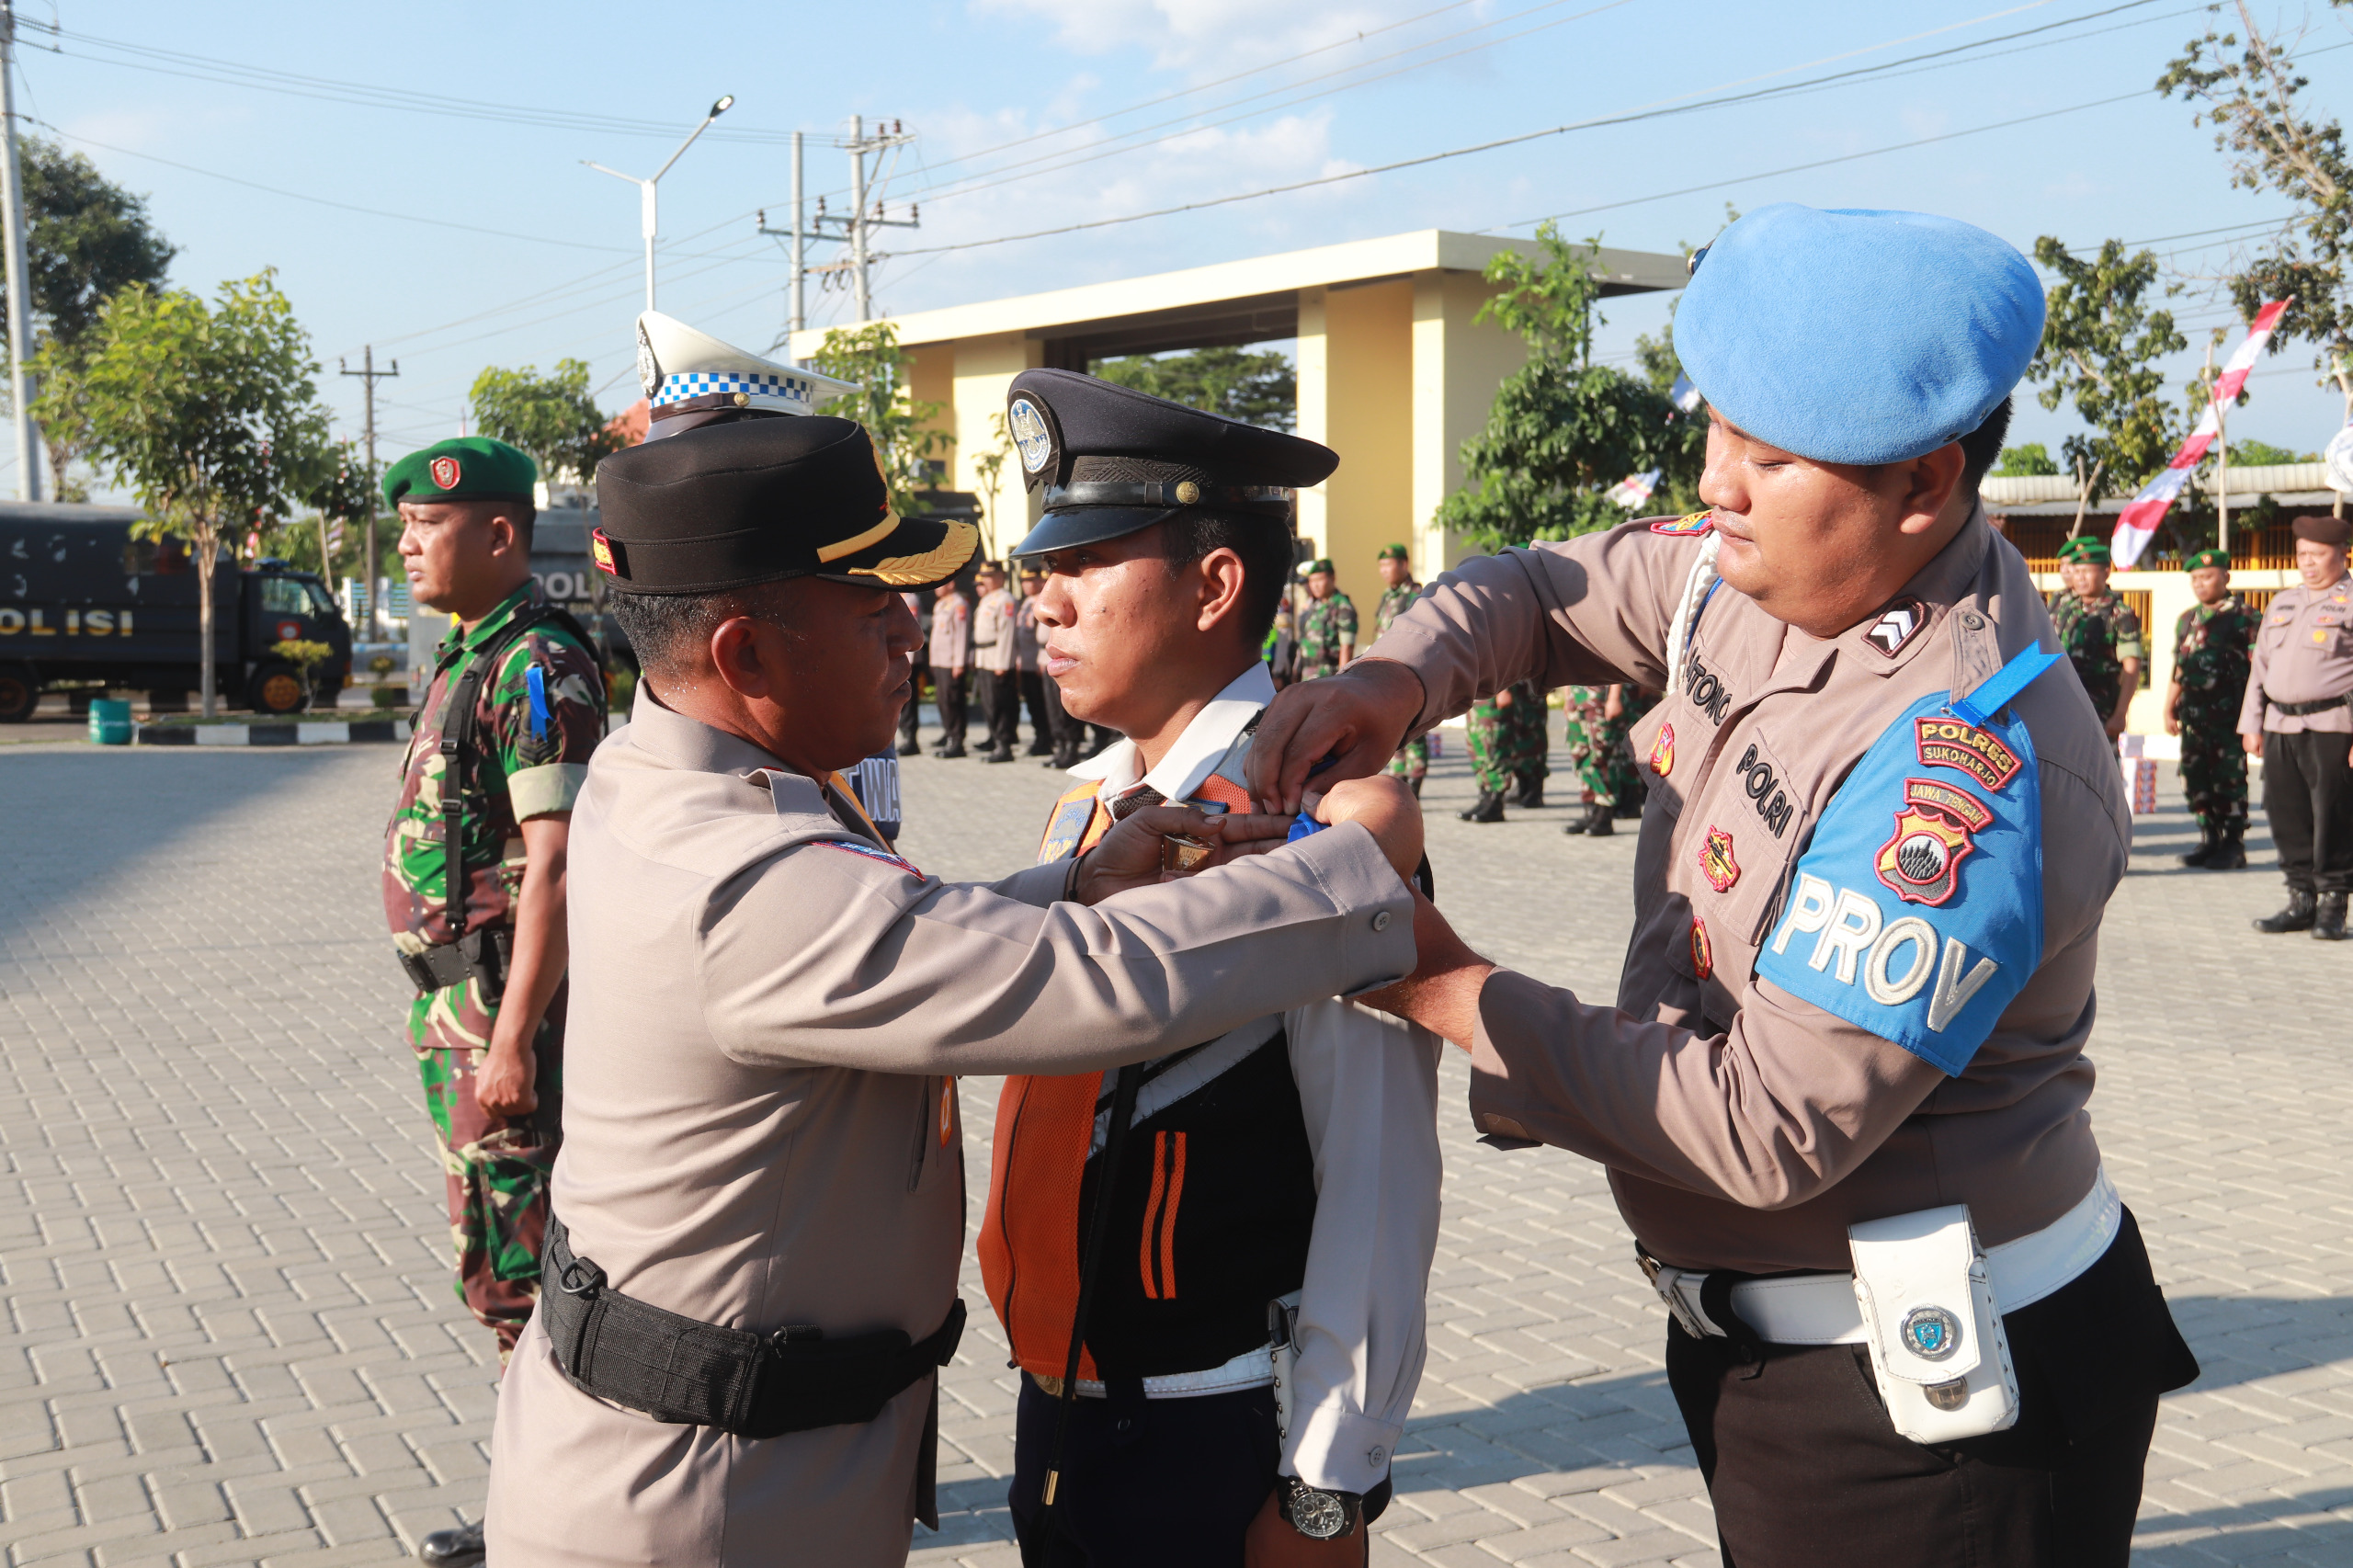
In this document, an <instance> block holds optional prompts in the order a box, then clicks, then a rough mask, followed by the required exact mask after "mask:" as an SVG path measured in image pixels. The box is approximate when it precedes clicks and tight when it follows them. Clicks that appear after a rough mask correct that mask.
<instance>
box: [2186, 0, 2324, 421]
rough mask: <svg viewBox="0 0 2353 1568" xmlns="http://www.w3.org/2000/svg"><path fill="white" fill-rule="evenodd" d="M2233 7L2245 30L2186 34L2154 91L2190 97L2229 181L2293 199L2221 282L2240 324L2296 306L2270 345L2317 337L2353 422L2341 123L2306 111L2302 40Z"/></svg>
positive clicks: (2320, 359) (2318, 361)
mask: <svg viewBox="0 0 2353 1568" xmlns="http://www.w3.org/2000/svg"><path fill="white" fill-rule="evenodd" d="M2330 3H2331V4H2332V5H2333V6H2346V5H2347V4H2348V0H2330ZM2234 7H2235V9H2236V10H2237V12H2238V17H2239V25H2240V28H2241V30H2240V31H2239V32H2236V33H2218V32H2216V31H2215V30H2214V29H2213V28H2211V27H2210V28H2207V30H2206V32H2205V34H2204V35H2203V36H2202V37H2200V38H2195V39H2192V40H2189V42H2188V44H2186V45H2184V46H2183V49H2182V52H2181V55H2180V56H2179V58H2177V59H2176V60H2175V61H2173V62H2172V63H2171V64H2169V65H2167V66H2166V67H2165V74H2164V75H2162V76H2160V77H2158V78H2157V92H2158V93H2159V94H2160V95H2161V96H2164V97H2173V96H2175V95H2179V96H2180V97H2184V98H2186V99H2188V101H2189V102H2190V103H2192V104H2194V105H2196V106H2197V112H2196V115H2195V117H2194V122H2196V123H2200V124H2204V123H2211V124H2212V126H2213V127H2214V144H2215V146H2217V147H2219V148H2221V149H2222V152H2223V153H2225V154H2227V155H2228V156H2229V158H2230V160H2231V183H2232V184H2233V185H2234V186H2238V187H2244V188H2245V189H2247V190H2269V191H2276V192H2277V193H2279V195H2281V196H2284V197H2286V198H2287V199H2289V200H2290V202H2292V203H2294V204H2295V206H2296V209H2297V211H2296V215H2295V216H2294V217H2293V218H2292V219H2290V221H2289V222H2288V223H2287V224H2286V225H2285V227H2283V228H2282V229H2281V231H2280V232H2279V233H2278V234H2277V235H2275V236H2273V237H2272V238H2271V239H2270V240H2269V241H2268V242H2267V243H2266V244H2263V245H2262V246H2260V247H2259V248H2258V249H2257V250H2256V254H2255V255H2254V256H2252V257H2251V258H2250V259H2248V260H2246V261H2245V264H2244V265H2242V266H2240V267H2236V268H2235V269H2234V271H2232V272H2231V273H2230V274H2229V275H2228V276H2227V277H2226V278H2224V280H2223V281H2224V282H2225V284H2226V285H2227V286H2228V288H2229V290H2230V293H2231V298H2232V300H2233V301H2234V303H2235V304H2236V305H2237V306H2238V313H2239V317H2240V319H2241V320H2244V321H2252V320H2254V319H2255V313H2256V311H2258V310H2260V309H2261V308H2262V307H2263V305H2264V303H2265V302H2266V301H2270V300H2280V299H2286V300H2290V301H2292V303H2290V305H2289V307H2288V310H2287V312H2286V313H2285V314H2283V315H2282V316H2281V317H2280V318H2279V325H2278V326H2276V327H2274V328H2273V329H2272V335H2271V344H2270V348H2271V351H2272V352H2273V353H2275V354H2276V353H2278V352H2279V350H2280V349H2282V348H2284V347H2287V346H2288V344H2289V342H2290V340H2293V339H2301V340H2302V341H2303V342H2306V343H2309V344H2311V345H2312V346H2313V350H2314V352H2313V368H2314V369H2318V370H2320V371H2321V372H2322V373H2323V374H2324V375H2326V376H2333V377H2334V378H2335V379H2336V386H2337V390H2338V392H2340V393H2342V394H2343V396H2344V398H2345V407H2346V413H2347V417H2348V419H2353V296H2348V294H2347V281H2348V279H2347V261H2348V259H2353V160H2348V158H2347V153H2346V148H2345V133H2344V131H2343V130H2342V129H2341V128H2340V127H2339V125H2338V124H2337V122H2336V120H2334V119H2324V118H2321V117H2319V116H2316V115H2314V114H2312V113H2310V112H2308V110H2307V109H2306V108H2305V107H2304V104H2303V103H2302V95H2303V92H2304V89H2305V88H2306V87H2308V86H2309V85H2311V83H2310V81H2309V79H2308V78H2306V77H2305V76H2304V75H2303V74H2302V73H2301V72H2300V71H2299V69H2298V67H2297V64H2296V60H2295V47H2296V44H2297V43H2298V42H2299V41H2300V40H2298V39H2294V38H2290V37H2289V36H2287V35H2286V34H2284V33H2269V34H2267V33H2265V32H2264V31H2263V29H2262V28H2258V27H2256V24H2255V18H2254V17H2253V15H2252V14H2251V13H2250V12H2249V11H2248V10H2247V7H2246V4H2245V0H2234ZM2210 9H2211V10H2214V11H2219V10H2221V9H2222V7H2221V6H2211V7H2210Z"/></svg>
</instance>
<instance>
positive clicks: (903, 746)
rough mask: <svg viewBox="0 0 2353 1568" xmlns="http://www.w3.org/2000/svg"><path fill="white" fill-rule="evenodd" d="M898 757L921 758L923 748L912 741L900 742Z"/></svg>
mask: <svg viewBox="0 0 2353 1568" xmlns="http://www.w3.org/2000/svg"><path fill="white" fill-rule="evenodd" d="M899 755H900V756H922V755H923V747H922V746H920V745H918V744H915V742H914V741H901V742H900V743H899Z"/></svg>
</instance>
